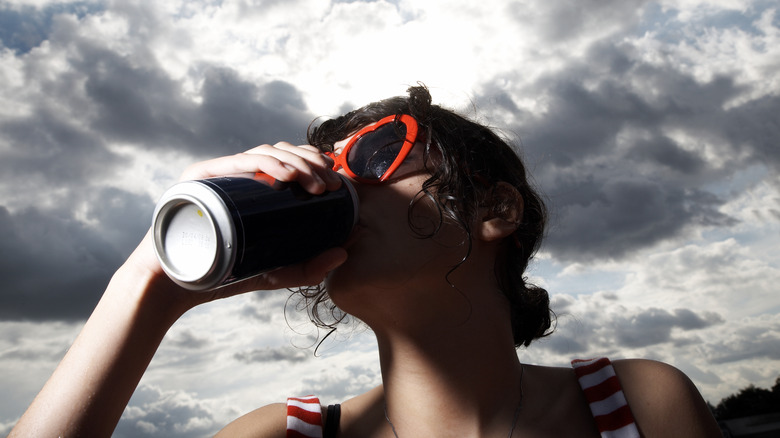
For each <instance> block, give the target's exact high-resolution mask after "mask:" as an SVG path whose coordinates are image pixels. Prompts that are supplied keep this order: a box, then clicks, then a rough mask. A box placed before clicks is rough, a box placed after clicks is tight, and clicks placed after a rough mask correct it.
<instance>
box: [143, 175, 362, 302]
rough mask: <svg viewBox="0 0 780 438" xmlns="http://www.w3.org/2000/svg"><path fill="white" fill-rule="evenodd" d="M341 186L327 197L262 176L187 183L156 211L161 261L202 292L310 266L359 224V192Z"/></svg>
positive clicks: (177, 187)
mask: <svg viewBox="0 0 780 438" xmlns="http://www.w3.org/2000/svg"><path fill="white" fill-rule="evenodd" d="M342 180H343V183H342V185H341V187H340V188H339V189H338V190H335V191H327V192H325V193H322V194H320V195H312V194H310V193H308V192H306V191H305V190H304V189H303V188H302V187H301V186H300V185H299V184H298V183H296V182H290V183H282V182H279V181H273V179H271V178H270V177H268V176H267V175H262V174H258V175H255V176H253V175H242V176H228V177H219V178H209V179H203V180H195V181H184V182H180V183H178V184H176V185H174V186H173V187H171V188H170V189H168V190H167V191H166V192H165V193H164V194H163V195H162V197H161V198H160V200H159V201H158V202H157V206H156V208H155V210H154V215H153V220H152V233H153V239H154V250H155V253H156V255H157V258H158V260H159V261H160V264H161V265H162V268H163V270H164V271H165V273H166V274H167V275H168V276H169V277H170V278H171V279H172V280H173V281H175V282H176V283H177V284H179V285H181V286H183V287H185V288H187V289H190V290H195V291H201V290H208V289H213V288H216V287H219V286H223V285H226V284H230V283H233V282H236V281H239V280H243V279H246V278H249V277H252V276H255V275H258V274H261V273H264V272H269V271H271V270H273V269H276V268H279V267H282V266H287V265H291V264H294V263H297V262H301V261H304V260H307V259H309V258H311V257H313V256H315V255H317V254H319V253H321V252H322V251H324V250H326V249H328V248H332V247H336V246H339V245H341V244H343V243H344V242H345V241H346V240H347V238H348V237H349V235H350V233H351V231H352V228H353V227H354V225H355V224H356V223H357V220H358V197H357V194H356V193H355V189H354V187H353V186H352V184H350V182H349V181H348V180H347V179H346V178H343V177H342Z"/></svg>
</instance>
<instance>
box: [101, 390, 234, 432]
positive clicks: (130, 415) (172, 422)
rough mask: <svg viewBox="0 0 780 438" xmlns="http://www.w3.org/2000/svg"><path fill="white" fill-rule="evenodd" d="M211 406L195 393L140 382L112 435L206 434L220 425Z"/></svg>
mask: <svg viewBox="0 0 780 438" xmlns="http://www.w3.org/2000/svg"><path fill="white" fill-rule="evenodd" d="M214 408H215V406H213V403H210V402H209V401H203V400H199V399H198V398H197V395H196V394H192V393H188V392H185V391H167V390H163V389H161V388H159V387H155V386H149V385H141V386H139V387H138V389H136V391H135V393H134V394H133V397H132V398H131V400H130V403H129V404H128V407H127V409H126V410H125V412H124V413H123V414H122V421H120V422H119V425H118V426H117V428H116V430H115V431H114V436H116V437H143V436H168V437H192V436H210V435H213V434H214V433H215V432H216V431H217V430H219V428H220V427H221V426H220V425H219V424H215V422H214V416H213V414H212V413H213V412H215V410H216V409H214Z"/></svg>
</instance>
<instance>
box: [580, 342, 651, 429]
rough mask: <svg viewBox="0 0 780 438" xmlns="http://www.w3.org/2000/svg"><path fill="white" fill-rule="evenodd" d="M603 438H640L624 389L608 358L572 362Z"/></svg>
mask: <svg viewBox="0 0 780 438" xmlns="http://www.w3.org/2000/svg"><path fill="white" fill-rule="evenodd" d="M571 365H572V367H574V373H575V374H576V375H577V380H578V381H579V383H580V387H582V391H583V393H584V394H585V399H586V400H587V401H588V405H589V406H590V412H591V413H592V414H593V418H594V419H595V420H596V426H597V427H598V429H599V432H600V433H601V436H602V438H639V430H637V428H636V423H635V421H634V416H633V415H632V414H631V409H630V408H629V407H628V402H627V401H626V397H625V395H623V388H622V387H621V386H620V381H619V380H618V378H617V375H616V374H615V369H614V368H613V367H612V362H610V360H609V359H607V358H605V357H604V358H599V359H589V360H581V359H576V360H573V361H572V362H571Z"/></svg>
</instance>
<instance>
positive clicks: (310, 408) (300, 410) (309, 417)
mask: <svg viewBox="0 0 780 438" xmlns="http://www.w3.org/2000/svg"><path fill="white" fill-rule="evenodd" d="M287 438H322V407H321V406H320V400H319V399H318V398H317V397H315V396H313V395H309V396H306V397H290V398H288V399H287Z"/></svg>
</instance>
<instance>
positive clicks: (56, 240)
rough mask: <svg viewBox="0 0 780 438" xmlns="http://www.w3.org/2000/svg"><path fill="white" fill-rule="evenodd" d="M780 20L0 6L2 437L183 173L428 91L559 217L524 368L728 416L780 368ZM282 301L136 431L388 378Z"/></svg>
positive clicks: (211, 326)
mask: <svg viewBox="0 0 780 438" xmlns="http://www.w3.org/2000/svg"><path fill="white" fill-rule="evenodd" d="M778 9H780V8H778V7H777V4H776V2H772V1H764V0H755V1H751V0H733V1H730V0H680V1H670V0H669V1H641V0H630V1H625V0H620V1H617V0H576V1H575V0H561V1H546V2H535V1H531V0H524V1H508V0H481V1H479V2H474V1H472V0H427V1H425V2H420V1H410V0H392V1H384V0H376V1H356V0H353V1H348V0H330V1H328V0H256V1H251V0H245V1H230V0H225V1H207V0H203V1H175V0H164V1H157V2H145V1H115V2H114V1H97V2H93V1H77V2H60V1H49V0H27V1H16V0H14V1H0V233H2V238H1V239H0V278H2V279H3V282H2V284H0V392H2V393H3V394H4V396H3V397H0V434H7V433H8V432H9V431H10V429H11V427H12V426H13V424H14V423H15V422H16V421H17V419H18V418H19V416H20V415H21V414H22V413H23V411H24V410H25V409H26V407H27V405H28V404H29V403H30V401H31V400H32V398H33V397H34V396H35V394H36V393H37V392H38V391H39V390H40V388H41V386H42V385H43V383H44V382H45V381H46V379H47V378H48V376H49V375H50V374H51V372H52V370H53V369H54V368H55V367H56V365H57V363H58V361H59V360H60V359H61V358H62V356H63V354H64V352H65V351H66V349H67V348H68V346H69V345H70V343H71V342H72V341H73V339H74V338H75V336H76V335H77V333H78V331H79V329H80V328H81V326H82V325H83V323H84V321H85V319H86V318H87V317H88V315H89V313H90V312H91V310H92V308H93V307H94V305H95V303H96V302H97V300H98V298H99V296H100V294H101V293H102V290H103V289H104V287H105V285H106V284H107V282H108V280H109V278H110V276H111V274H112V273H113V271H114V270H115V269H116V268H117V267H118V266H119V265H120V264H121V263H122V261H123V260H124V259H125V258H126V257H127V255H129V253H130V251H131V250H132V249H133V248H134V246H135V244H136V243H137V242H138V241H140V239H141V237H142V236H143V234H144V232H145V230H146V229H147V228H148V227H149V224H150V222H151V213H152V210H153V208H154V204H155V202H156V199H157V198H158V197H159V196H160V195H161V194H162V192H163V191H164V190H165V189H166V188H167V187H169V186H170V185H171V184H173V183H174V182H175V181H176V179H177V177H178V175H179V174H180V173H181V171H182V170H183V169H184V168H185V167H186V165H188V164H190V163H192V162H194V161H198V160H201V159H206V158H211V157H216V156H220V155H226V154H233V153H237V152H241V151H243V150H246V149H249V148H251V147H253V146H255V145H258V144H262V143H274V142H276V141H280V140H287V141H290V142H292V143H298V144H299V143H303V142H304V139H305V130H306V128H307V126H308V124H309V123H310V122H311V121H312V120H314V119H315V118H317V117H330V116H336V115H339V114H341V113H342V112H344V111H345V110H349V109H352V108H355V107H359V106H362V105H364V104H366V103H368V102H371V101H375V100H379V99H383V98H386V97H390V96H396V95H404V94H405V92H406V89H407V88H408V87H409V86H411V85H414V84H417V83H418V82H422V83H424V84H426V85H427V86H428V87H429V88H430V90H431V93H432V95H433V98H434V101H435V102H436V103H439V104H441V105H444V106H446V107H448V108H452V109H454V110H457V111H459V112H461V113H462V114H464V115H467V116H469V117H471V118H474V119H476V120H478V121H480V122H482V123H485V124H488V125H490V126H493V127H495V128H496V129H497V130H499V132H501V133H502V135H504V136H505V137H507V138H509V139H510V140H512V141H514V142H515V143H516V144H518V146H519V148H520V154H521V155H522V157H523V158H524V159H525V160H526V163H527V165H528V167H529V170H530V172H531V174H532V175H533V180H534V182H535V184H536V185H537V186H538V187H539V188H540V190H541V191H542V192H543V193H544V195H545V198H546V200H547V202H548V205H549V207H550V210H551V213H552V220H551V226H550V229H549V231H548V236H547V239H546V241H545V244H544V245H543V247H542V249H541V251H540V253H539V254H538V257H537V259H536V261H535V262H534V263H533V264H532V266H531V271H530V273H529V275H530V276H531V278H532V279H533V281H535V282H536V283H537V284H540V285H542V286H544V287H545V288H547V289H548V291H549V292H550V295H551V302H552V306H553V310H554V311H555V312H556V314H557V315H558V323H557V328H556V331H555V333H554V334H553V335H552V336H550V337H548V338H546V339H544V340H541V341H538V342H536V343H534V344H532V345H531V346H530V347H528V348H522V349H520V350H519V351H518V355H519V356H520V358H521V360H523V361H526V362H528V363H537V364H545V365H551V366H568V363H569V361H570V360H571V359H573V358H584V357H594V356H608V357H610V358H613V359H618V358H624V357H644V358H650V359H657V360H661V361H665V362H667V363H670V364H672V365H674V366H676V367H678V368H680V369H681V370H683V371H684V372H686V373H687V374H688V375H689V376H690V377H691V379H692V380H693V382H694V383H695V384H696V386H697V387H698V388H699V390H700V391H701V392H702V394H703V395H704V397H705V399H707V400H708V401H710V402H711V403H713V404H717V402H718V401H720V399H721V398H723V397H725V396H727V395H730V394H732V393H734V392H736V391H738V390H739V389H741V388H744V387H745V386H747V385H749V384H754V385H756V386H759V387H765V388H766V387H770V386H772V384H773V383H774V381H775V379H776V378H777V377H778V376H780V286H779V285H780V176H779V175H780V118H779V117H778V114H780V10H778ZM288 296H289V293H288V292H286V291H266V292H255V293H250V294H246V295H242V296H238V297H233V298H230V299H227V300H223V301H221V302H218V303H210V304H208V305H205V306H201V307H200V308H197V309H194V310H193V311H191V312H190V313H188V314H187V315H185V316H184V317H183V318H182V319H181V320H180V321H178V322H177V323H176V325H175V326H174V327H173V328H172V329H171V331H170V332H169V334H168V336H167V337H166V339H165V340H164V341H163V344H162V345H161V347H160V349H159V351H158V353H157V355H156V356H155V358H154V360H153V361H152V363H151V365H150V368H149V370H148V371H147V373H146V375H145V376H144V378H143V380H142V381H141V384H140V386H139V388H138V390H137V391H136V393H135V394H134V396H133V398H132V400H131V402H130V405H129V406H128V408H127V410H126V411H125V413H124V415H123V416H122V420H121V421H120V423H119V425H118V427H117V429H116V433H115V436H116V437H163V436H165V437H177V436H182V437H184V436H186V437H192V436H209V435H211V434H213V433H214V432H216V431H217V430H219V429H220V428H221V427H223V426H224V425H225V424H227V423H228V422H230V421H231V420H232V419H234V418H236V417H238V416H240V415H242V414H244V413H246V412H248V411H250V410H252V409H255V408H257V407H259V406H262V405H265V404H267V403H272V402H278V401H283V400H284V399H285V398H286V397H288V396H293V395H303V394H309V393H315V394H318V395H319V396H320V397H321V399H322V400H323V402H325V403H334V402H340V401H343V400H344V399H346V398H348V397H350V396H353V395H356V394H358V393H361V392H363V391H365V390H367V389H369V388H371V387H373V386H375V385H377V384H378V383H379V382H380V377H381V376H380V374H379V367H378V363H377V352H376V344H375V341H374V340H373V337H372V335H371V333H370V331H369V330H368V329H367V328H365V327H364V326H362V325H360V324H359V323H357V322H353V323H352V324H350V325H347V326H345V327H343V328H342V329H340V330H339V332H337V334H336V335H335V336H333V337H331V338H328V340H326V341H325V342H324V343H323V344H322V345H321V346H320V347H319V349H317V351H316V352H315V349H314V348H313V347H314V346H315V345H316V344H317V338H318V336H320V337H321V336H322V335H323V334H322V333H317V331H316V329H315V328H314V327H313V326H312V325H311V324H310V323H309V322H308V320H307V319H306V317H305V315H301V313H300V312H298V311H297V310H296V305H295V304H296V303H295V301H294V300H293V301H290V300H288Z"/></svg>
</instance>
